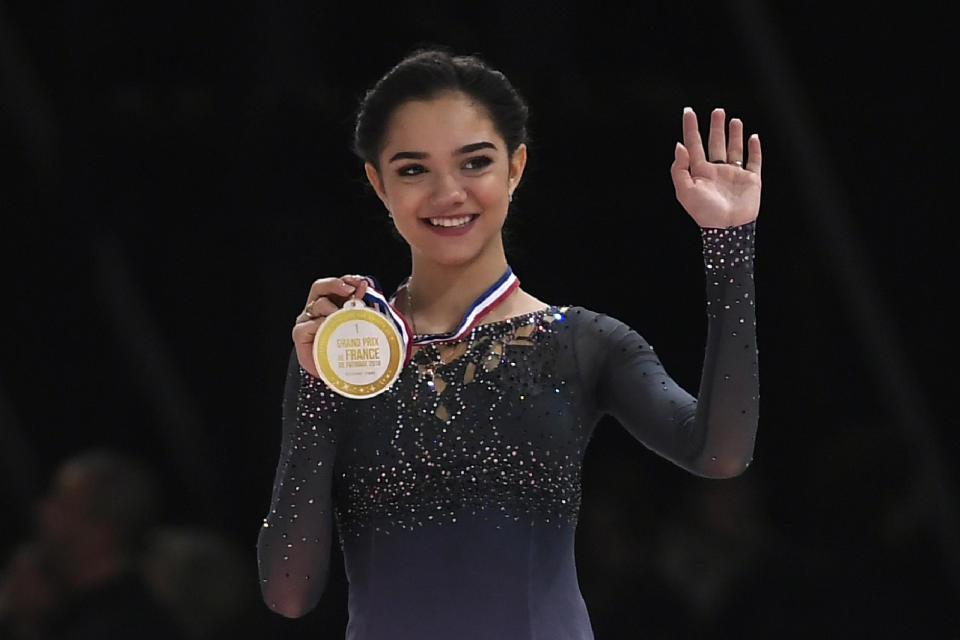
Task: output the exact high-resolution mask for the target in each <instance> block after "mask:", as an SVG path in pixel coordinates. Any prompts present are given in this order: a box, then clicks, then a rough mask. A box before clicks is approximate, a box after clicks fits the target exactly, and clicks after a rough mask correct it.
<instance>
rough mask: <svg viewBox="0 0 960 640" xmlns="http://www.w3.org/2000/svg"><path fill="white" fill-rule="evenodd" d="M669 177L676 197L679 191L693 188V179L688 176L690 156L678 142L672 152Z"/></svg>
mask: <svg viewBox="0 0 960 640" xmlns="http://www.w3.org/2000/svg"><path fill="white" fill-rule="evenodd" d="M670 177H672V178H673V188H674V189H675V190H676V192H677V195H679V194H680V192H681V191H684V190H686V189H689V188H690V187H692V186H693V178H692V177H691V176H690V154H689V153H688V152H687V149H686V147H684V146H683V145H682V144H680V143H679V142H678V143H677V146H676V147H674V150H673V164H671V165H670Z"/></svg>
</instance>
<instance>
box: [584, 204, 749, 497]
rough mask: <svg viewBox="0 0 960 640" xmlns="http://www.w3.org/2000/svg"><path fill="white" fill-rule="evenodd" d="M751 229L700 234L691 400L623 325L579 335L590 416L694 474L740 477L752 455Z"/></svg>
mask: <svg viewBox="0 0 960 640" xmlns="http://www.w3.org/2000/svg"><path fill="white" fill-rule="evenodd" d="M755 228H756V221H755V220H754V221H752V222H749V223H747V224H744V225H741V226H737V227H731V228H727V229H713V228H704V229H701V234H702V240H703V256H704V266H705V271H706V281H707V282H706V287H707V300H706V301H707V340H706V350H705V354H704V362H703V369H702V373H701V378H700V388H699V391H698V394H697V397H693V396H692V395H691V394H690V393H688V392H687V391H686V390H684V389H683V388H682V387H680V386H679V385H678V384H677V383H676V382H675V381H674V380H673V379H672V378H671V377H670V375H669V374H667V372H666V371H665V369H664V367H663V365H662V364H661V362H660V360H659V358H658V357H657V355H656V353H655V351H654V350H653V347H652V346H651V345H650V344H649V343H648V342H647V341H646V340H645V339H644V338H643V337H642V336H641V335H640V334H638V333H637V332H636V331H634V330H632V329H631V328H629V327H628V326H627V325H625V324H624V323H622V322H620V321H618V320H615V319H613V318H611V317H609V316H604V315H596V316H595V317H594V320H593V322H592V323H590V322H587V323H586V325H587V326H585V327H584V330H583V331H581V332H579V333H580V334H581V336H578V340H579V341H580V342H581V345H580V348H578V356H579V358H580V359H581V361H582V365H581V370H582V371H583V375H585V376H586V381H585V384H586V385H588V386H590V387H591V388H592V389H593V391H594V393H595V398H596V403H597V409H598V410H599V411H601V412H603V413H608V414H611V415H613V416H614V417H615V418H617V419H618V421H619V422H620V423H621V424H622V425H623V426H624V427H625V428H626V429H627V430H628V431H629V432H630V433H631V434H632V435H633V436H634V437H635V438H637V439H638V440H640V441H641V442H643V443H644V444H645V445H646V446H647V447H649V448H650V449H652V450H653V451H655V452H656V453H658V454H660V455H662V456H663V457H665V458H667V459H669V460H671V461H673V462H675V463H676V464H678V465H680V466H681V467H683V468H685V469H687V470H689V471H691V472H692V473H695V474H697V475H700V476H705V477H717V478H723V477H730V476H734V475H737V474H739V473H741V472H742V471H743V470H744V469H746V467H747V466H748V465H749V464H750V462H751V460H752V457H753V450H754V440H755V437H756V431H757V422H758V406H759V402H758V394H759V380H758V366H757V342H756V319H755V307H754V280H753V259H754V233H755ZM591 324H592V325H593V326H589V325H591ZM581 337H582V339H581Z"/></svg>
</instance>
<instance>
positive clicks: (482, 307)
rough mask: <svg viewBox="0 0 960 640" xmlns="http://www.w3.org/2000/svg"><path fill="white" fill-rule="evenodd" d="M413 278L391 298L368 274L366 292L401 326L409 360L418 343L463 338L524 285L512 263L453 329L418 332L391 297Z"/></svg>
mask: <svg viewBox="0 0 960 640" xmlns="http://www.w3.org/2000/svg"><path fill="white" fill-rule="evenodd" d="M409 280H410V278H407V279H406V280H404V281H403V282H402V283H401V284H400V286H399V287H397V290H396V292H395V293H394V294H393V296H391V297H390V300H387V298H386V297H385V296H384V295H383V293H382V292H381V291H380V287H379V285H377V281H376V280H375V279H374V278H372V277H370V276H367V282H368V283H369V284H370V286H368V287H367V292H366V293H365V294H364V296H363V299H364V302H366V303H367V304H369V305H371V306H374V307H376V308H377V309H379V310H380V312H381V313H383V314H384V315H386V316H387V317H389V318H390V319H391V320H392V321H393V323H394V324H395V325H396V326H397V330H398V331H399V332H400V335H401V337H402V338H403V341H404V344H405V345H406V358H405V362H407V361H409V360H410V354H411V351H412V349H413V347H414V346H418V347H419V346H424V345H428V344H437V343H440V342H450V341H451V340H459V339H460V338H462V337H463V336H465V335H467V333H469V332H470V330H471V329H473V328H474V327H475V326H476V325H477V324H478V323H479V322H480V320H481V319H482V318H483V317H484V316H485V315H487V314H488V313H490V312H491V311H493V309H494V308H495V307H496V306H497V305H499V304H500V303H501V302H503V301H504V300H506V299H507V296H509V295H510V294H511V293H513V292H514V290H515V289H516V288H517V287H519V286H520V280H519V279H518V278H517V276H516V275H515V274H514V273H513V269H511V268H510V267H509V266H508V267H507V270H506V271H505V272H504V273H503V275H502V276H500V278H498V279H497V281H496V282H494V283H493V284H492V285H491V286H490V287H489V288H488V289H487V290H486V291H484V292H483V293H482V294H480V297H478V298H477V299H476V300H474V301H473V304H471V305H470V307H469V308H468V309H467V312H466V313H464V314H463V319H461V320H460V323H459V324H458V325H457V327H456V328H455V329H454V330H453V331H448V332H446V333H430V334H425V335H418V336H414V335H413V331H412V330H411V329H410V325H409V323H408V322H407V320H406V318H404V317H403V315H401V314H400V312H399V311H397V310H396V309H395V308H394V307H393V305H392V304H390V301H392V300H395V299H396V297H397V295H398V294H399V293H400V292H401V291H402V290H403V289H404V287H406V286H407V282H409Z"/></svg>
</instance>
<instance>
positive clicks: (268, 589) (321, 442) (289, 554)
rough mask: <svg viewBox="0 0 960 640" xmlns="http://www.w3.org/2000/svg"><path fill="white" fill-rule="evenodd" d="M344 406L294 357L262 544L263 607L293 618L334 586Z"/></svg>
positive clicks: (259, 554) (259, 557) (259, 547)
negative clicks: (336, 483) (336, 477)
mask: <svg viewBox="0 0 960 640" xmlns="http://www.w3.org/2000/svg"><path fill="white" fill-rule="evenodd" d="M337 406H338V403H337V402H336V400H335V398H333V394H331V393H330V392H328V391H327V390H326V387H325V386H324V384H323V383H322V382H321V381H320V380H317V379H316V378H314V377H313V376H311V375H310V374H309V373H307V372H306V371H304V370H303V369H302V368H301V367H300V365H299V364H298V362H297V359H296V356H295V355H291V357H290V364H289V366H288V368H287V379H286V386H285V389H284V398H283V418H282V431H283V435H282V440H281V450H280V462H279V464H278V465H277V471H276V475H275V478H274V483H273V496H272V498H271V501H270V510H269V513H268V514H267V517H266V518H264V520H263V525H262V527H261V528H260V535H259V537H258V539H257V560H258V565H259V572H260V589H261V592H262V594H263V599H264V602H266V604H267V605H268V606H269V607H270V608H271V609H272V610H273V611H276V612H277V613H280V614H282V615H284V616H287V617H298V616H301V615H303V614H305V613H307V612H308V611H310V610H311V609H313V608H314V607H315V606H316V604H317V602H318V601H319V599H320V596H321V594H322V593H323V590H324V588H325V587H326V583H327V576H328V570H329V565H330V551H331V548H330V545H331V540H332V538H333V532H334V511H333V497H332V491H333V486H332V483H333V465H334V459H335V455H336V443H337V437H336V433H337V431H336V424H337V420H336V417H337V416H336V409H337Z"/></svg>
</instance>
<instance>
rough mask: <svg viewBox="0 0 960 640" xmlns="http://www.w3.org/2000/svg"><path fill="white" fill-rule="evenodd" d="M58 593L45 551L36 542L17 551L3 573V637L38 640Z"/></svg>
mask: <svg viewBox="0 0 960 640" xmlns="http://www.w3.org/2000/svg"><path fill="white" fill-rule="evenodd" d="M58 599H59V591H58V587H57V584H56V582H55V581H54V580H53V577H52V572H51V570H50V567H49V566H48V563H47V562H46V558H44V555H43V551H42V550H41V549H40V546H39V545H37V544H36V543H29V544H23V545H21V546H20V547H19V548H17V549H16V550H15V551H14V552H13V554H12V556H11V557H10V560H9V562H8V564H7V566H6V568H5V570H4V572H3V573H2V574H0V638H17V639H21V640H38V639H42V638H44V637H46V621H47V620H48V619H49V616H50V613H51V612H52V611H53V609H54V608H55V607H56V605H57V601H58Z"/></svg>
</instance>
